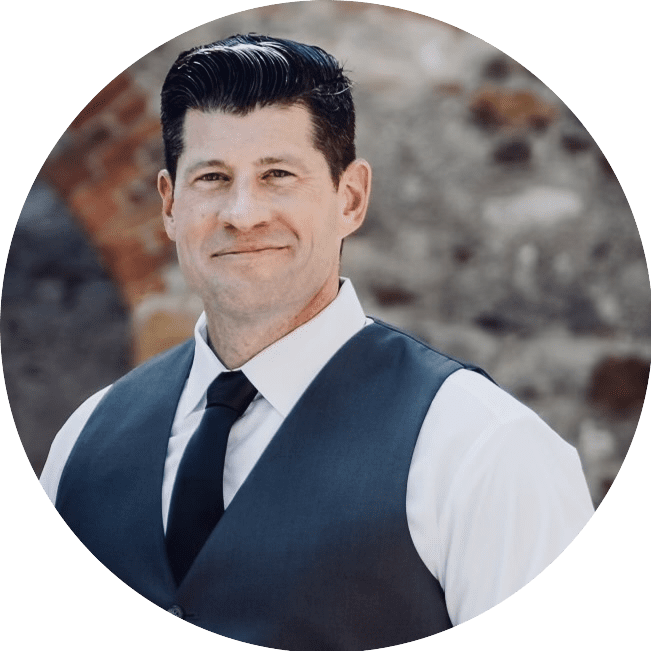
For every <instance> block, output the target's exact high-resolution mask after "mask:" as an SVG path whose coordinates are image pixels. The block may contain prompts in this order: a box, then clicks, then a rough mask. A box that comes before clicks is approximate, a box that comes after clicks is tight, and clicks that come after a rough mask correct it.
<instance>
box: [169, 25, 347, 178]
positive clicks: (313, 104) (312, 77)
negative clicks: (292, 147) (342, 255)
mask: <svg viewBox="0 0 651 651" xmlns="http://www.w3.org/2000/svg"><path fill="white" fill-rule="evenodd" d="M350 87H351V82H350V80H349V79H348V78H347V77H346V76H345V75H344V74H343V69H342V68H341V66H340V65H339V63H338V62H337V60H336V59H335V58H334V57H333V56H331V55H330V54H328V53H327V52H324V51H323V50H322V49H320V48H318V47H316V46H310V45H304V44H302V43H296V42H294V41H289V40H285V39H278V38H272V37H269V36H261V35H257V34H249V35H246V36H242V35H238V36H232V37H230V38H227V39H224V40H223V41H216V42H214V43H211V44H209V45H203V46H200V47H196V48H193V49H192V50H188V51H187V52H182V53H181V54H180V55H179V57H178V58H177V60H176V62H175V63H174V65H173V66H172V68H171V69H170V71H169V73H168V74H167V77H166V79H165V83H164V84H163V89H162V93H161V122H162V125H163V142H164V145H165V164H166V167H167V170H168V172H169V174H170V177H171V179H172V181H173V182H174V181H175V179H176V168H177V163H178V159H179V156H180V155H181V153H182V151H183V147H184V123H185V116H186V113H187V111H188V110H190V109H197V110H200V111H204V112H210V111H221V112H224V113H232V114H234V115H247V114H248V113H250V112H251V111H253V110H254V109H256V108H262V107H266V106H272V105H285V106H291V105H294V104H297V105H301V106H304V107H305V108H306V109H307V110H308V112H309V114H310V117H311V121H312V137H313V140H314V146H315V147H316V149H318V150H319V151H320V152H321V153H322V154H323V155H324V157H325V159H326V161H327V163H328V167H329V169H330V175H331V177H332V180H333V182H334V184H335V186H336V185H337V184H338V183H339V179H340V178H341V174H342V172H343V171H344V170H345V169H346V167H348V165H349V164H350V163H351V162H352V161H353V160H355V108H354V104H353V100H352V95H351V92H350Z"/></svg>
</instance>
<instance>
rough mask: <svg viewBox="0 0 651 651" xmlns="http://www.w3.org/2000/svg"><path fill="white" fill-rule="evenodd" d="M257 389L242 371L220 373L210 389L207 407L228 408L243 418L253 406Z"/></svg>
mask: <svg viewBox="0 0 651 651" xmlns="http://www.w3.org/2000/svg"><path fill="white" fill-rule="evenodd" d="M256 393H257V390H256V388H255V387H254V386H253V385H252V384H251V382H249V380H248V379H247V377H246V375H244V373H242V371H229V372H226V373H220V374H219V375H218V376H217V377H216V378H215V379H214V380H213V381H212V383H211V384H210V386H209V387H208V393H207V399H206V407H217V406H221V407H228V408H229V409H232V410H233V411H235V412H237V415H238V417H239V416H241V415H242V414H243V413H244V412H245V411H246V408H247V407H248V406H249V405H250V404H251V401H252V400H253V398H255V394H256Z"/></svg>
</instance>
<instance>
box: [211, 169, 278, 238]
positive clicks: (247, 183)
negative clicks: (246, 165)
mask: <svg viewBox="0 0 651 651" xmlns="http://www.w3.org/2000/svg"><path fill="white" fill-rule="evenodd" d="M220 218H221V220H222V222H223V223H224V225H225V227H226V228H233V229H237V230H242V231H244V230H249V229H252V228H255V227H256V226H259V225H261V224H265V223H266V222H268V221H269V212H268V208H267V206H265V204H264V201H263V198H262V197H261V196H259V195H258V193H256V189H255V185H254V182H253V181H252V180H251V179H248V178H245V177H240V178H238V179H236V180H235V181H233V183H232V184H231V186H230V188H229V189H228V191H227V192H226V194H225V196H224V202H223V204H222V206H221V210H220Z"/></svg>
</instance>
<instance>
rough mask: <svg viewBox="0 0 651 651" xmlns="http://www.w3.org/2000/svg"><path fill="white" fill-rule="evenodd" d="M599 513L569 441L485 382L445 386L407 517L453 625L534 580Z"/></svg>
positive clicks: (416, 468) (428, 429)
mask: <svg viewBox="0 0 651 651" xmlns="http://www.w3.org/2000/svg"><path fill="white" fill-rule="evenodd" d="M593 512H594V508H593V505H592V501H591V499H590V494H589V491H588V487H587V483H586V481H585V477H584V475H583V471H582V468H581V463H580V461H579V457H578V455H577V453H576V450H575V449H574V448H573V447H572V446H571V445H569V444H568V443H567V442H565V441H564V440H563V439H562V438H561V437H560V436H558V435H557V434H556V433H555V432H554V431H553V430H551V429H550V428H549V427H548V426H547V425H546V424H545V423H544V422H543V421H542V420H541V419H540V418H539V417H538V416H536V414H534V413H533V412H532V411H531V410H529V409H528V408H527V407H525V406H524V405H522V404H521V403H519V402H518V401H517V400H515V399H514V398H513V397H512V396H510V395H509V394H507V393H506V392H505V391H503V390H501V389H499V387H497V386H495V385H494V384H493V383H492V382H490V381H489V380H487V379H486V378H484V377H483V376H481V375H479V374H477V373H474V372H472V371H458V372H457V373H455V374H453V375H452V376H451V377H450V378H448V380H446V382H445V383H444V384H443V386H442V387H441V389H440V390H439V392H438V394H437V396H436V397H435V399H434V401H433V402H432V405H431V407H430V410H429V412H428V415H427V417H426V419H425V421H424V422H423V427H422V429H421V433H420V437H419V440H418V444H417V446H416V449H415V450H414V457H413V459H412V465H411V468H410V473H409V482H408V491H407V516H408V522H409V528H410V531H411V534H412V538H413V540H414V544H415V546H416V549H417V551H418V553H419V554H420V556H421V558H422V560H423V562H424V563H425V565H426V566H427V567H428V569H429V570H430V571H431V572H432V574H433V575H434V576H435V577H436V578H437V579H438V581H439V583H440V584H441V587H442V588H443V590H444V592H445V599H446V604H447V607H448V612H449V614H450V619H451V621H452V623H453V624H454V625H457V624H460V623H462V622H464V621H467V620H468V619H471V618H473V617H475V616H476V615H479V614H480V613H482V612H484V611H486V610H488V609H489V608H492V607H493V606H494V605H496V604H498V603H499V602H500V601H502V600H504V599H506V598H507V597H509V596H510V595H512V594H513V593H514V592H516V591H517V590H519V589H520V588H521V587H522V586H524V585H525V584H526V583H528V582H529V581H530V580H531V579H533V578H534V577H535V576H536V575H538V574H539V573H540V572H541V571H542V570H543V569H544V568H545V567H547V565H549V564H550V563H551V562H552V561H553V560H554V559H555V558H556V557H557V556H558V555H559V554H560V553H561V552H562V551H563V550H564V549H565V548H566V547H567V546H568V545H569V544H570V542H571V541H572V540H573V539H574V538H575V536H576V535H577V534H578V533H579V532H580V530H581V529H582V528H583V526H584V525H585V524H586V522H587V521H588V519H589V518H590V517H591V515H592V514H593Z"/></svg>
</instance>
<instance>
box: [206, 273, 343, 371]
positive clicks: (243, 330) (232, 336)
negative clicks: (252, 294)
mask: <svg viewBox="0 0 651 651" xmlns="http://www.w3.org/2000/svg"><path fill="white" fill-rule="evenodd" d="M335 280H336V282H335V283H334V284H328V285H326V286H325V287H323V288H322V289H321V290H320V291H319V292H318V293H317V294H316V295H315V296H313V297H312V299H311V300H310V301H309V302H308V303H307V304H306V305H304V306H303V307H302V308H301V309H300V310H299V311H298V312H294V313H292V314H290V315H288V314H285V313H279V312H268V313H264V314H263V313H260V312H258V313H256V314H242V313H238V314H229V313H228V312H225V311H223V310H220V309H219V306H216V307H215V306H209V305H205V311H206V320H207V324H208V336H209V343H210V347H211V348H212V350H213V351H214V353H215V354H216V355H217V357H219V359H220V360H221V362H222V364H224V366H226V368H228V369H234V368H239V367H240V366H242V364H244V363H246V362H248V361H249V360H250V359H251V358H253V357H255V356H256V355H257V354H258V353H259V352H260V351H262V350H264V349H265V348H267V347H268V346H270V345H271V344H273V343H274V342H276V341H278V340H279V339H282V338H283V337H284V336H285V335H287V334H289V333H290V332H292V331H293V330H295V329H296V328H298V327H299V326H301V325H303V324H304V323H307V322H308V321H309V320H310V319H312V318H314V317H315V316H316V315H317V314H318V313H319V312H321V310H323V309H324V308H325V307H327V306H328V305H329V304H330V303H331V302H332V301H333V300H334V299H335V298H336V296H337V292H338V290H339V284H338V282H339V281H338V279H335Z"/></svg>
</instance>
